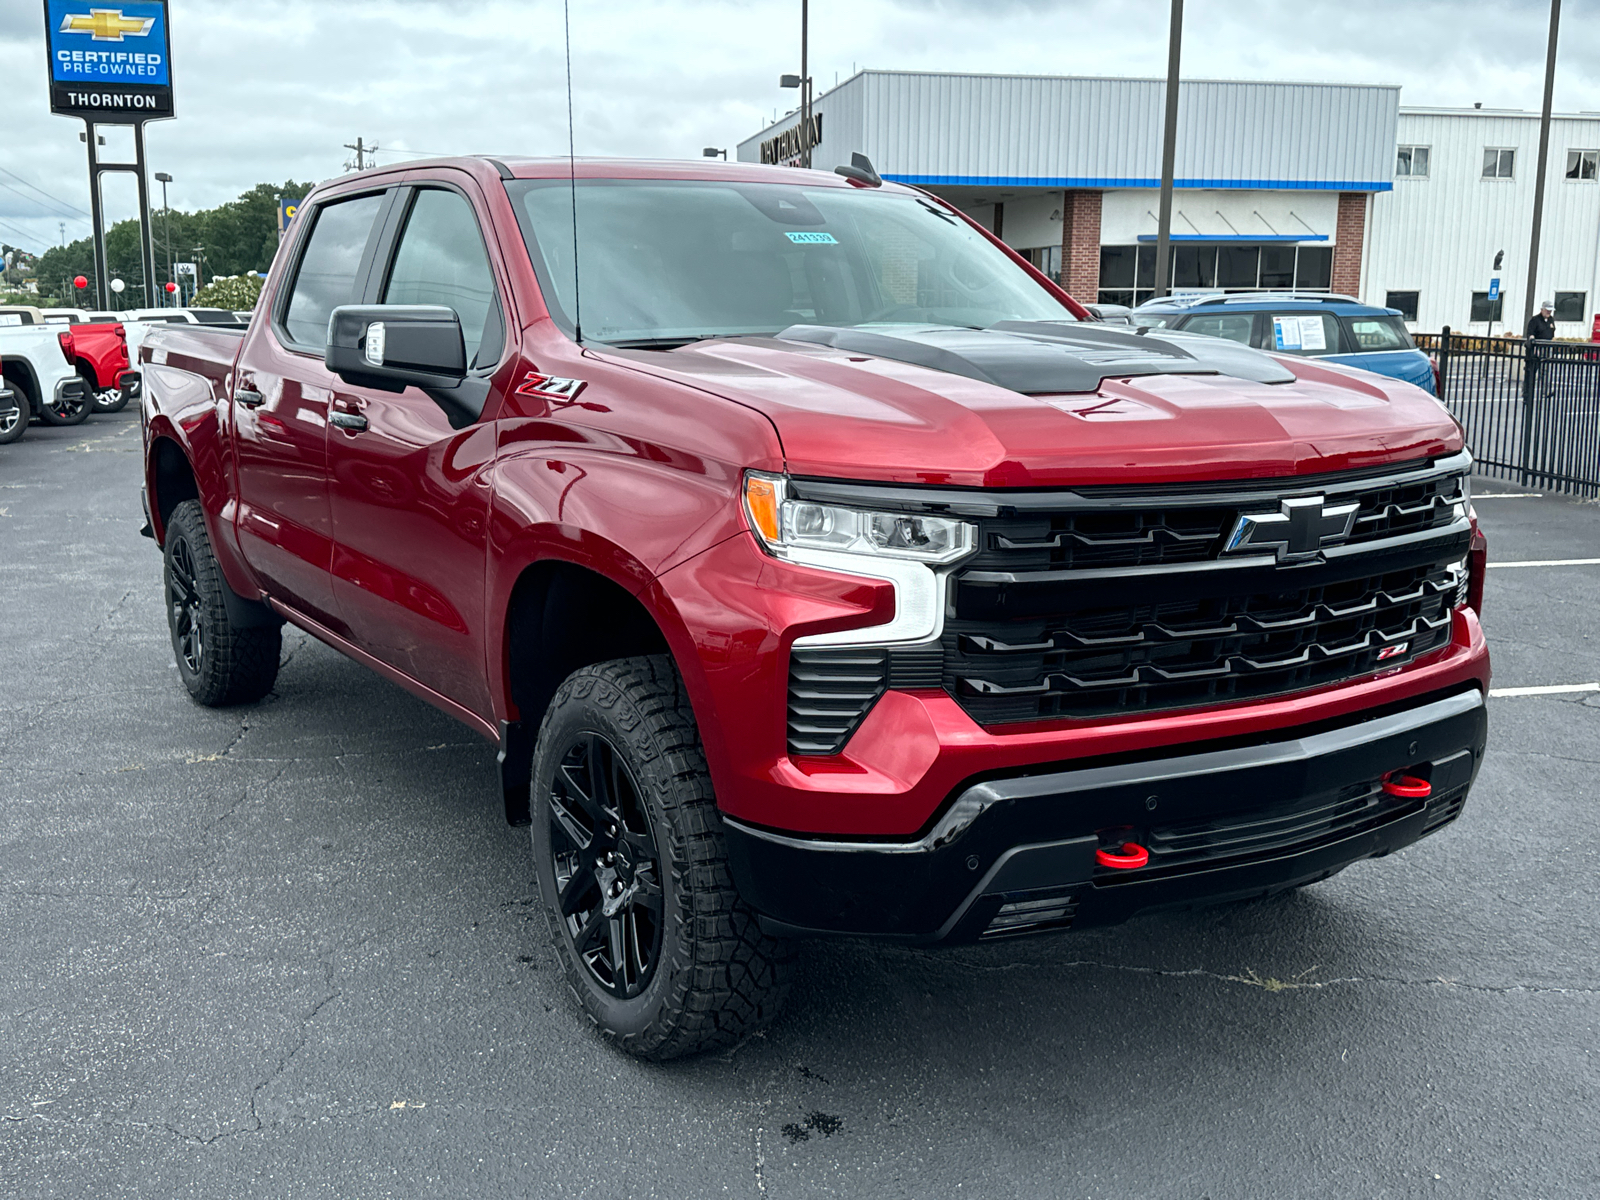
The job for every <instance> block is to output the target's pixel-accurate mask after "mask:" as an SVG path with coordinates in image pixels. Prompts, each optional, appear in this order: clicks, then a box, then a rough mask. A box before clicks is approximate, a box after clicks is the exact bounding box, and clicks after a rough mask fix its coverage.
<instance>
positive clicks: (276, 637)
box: [161, 500, 283, 708]
mask: <svg viewBox="0 0 1600 1200" xmlns="http://www.w3.org/2000/svg"><path fill="white" fill-rule="evenodd" d="M166 534H167V536H166V544H165V545H164V546H163V548H162V559H163V570H162V573H161V575H162V589H163V597H164V599H165V601H166V609H167V627H168V629H169V630H171V633H172V655H173V659H174V660H175V661H176V662H177V664H178V675H179V677H180V678H181V679H182V680H183V686H184V687H186V688H188V689H189V695H191V696H193V697H194V698H195V700H196V701H197V702H198V703H200V704H204V705H206V706H207V707H210V708H221V707H223V706H225V705H230V704H251V703H254V702H255V701H257V700H259V699H261V698H262V697H263V696H265V695H266V694H267V693H268V692H270V691H271V690H272V685H273V682H274V681H275V680H276V679H277V678H278V656H279V654H280V652H281V651H282V648H283V632H282V629H281V627H279V626H277V625H257V626H251V627H249V628H245V629H237V628H235V627H234V625H233V623H232V622H231V621H230V620H229V619H228V605H227V602H226V600H225V599H224V589H225V588H226V587H227V586H228V585H227V584H226V583H225V582H224V581H223V578H222V569H221V568H220V567H219V566H217V559H216V555H214V554H213V553H212V552H211V539H210V537H209V536H208V535H207V533H206V522H205V515H204V514H203V513H202V512H201V511H200V502H199V501H198V500H185V501H183V503H181V504H179V505H178V506H177V507H175V508H174V509H173V510H172V515H171V516H169V517H168V518H167V530H166ZM191 631H192V632H193V633H195V634H197V635H198V638H197V639H195V638H192V637H190V636H189V635H190V633H191ZM196 646H198V652H196Z"/></svg>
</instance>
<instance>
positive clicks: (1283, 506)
mask: <svg viewBox="0 0 1600 1200" xmlns="http://www.w3.org/2000/svg"><path fill="white" fill-rule="evenodd" d="M1359 507H1360V505H1358V504H1355V503H1350V504H1336V505H1332V506H1331V507H1330V506H1329V505H1328V503H1327V502H1326V501H1325V500H1324V499H1323V498H1322V497H1321V496H1305V497H1300V498H1297V499H1294V500H1284V501H1282V502H1281V503H1280V504H1279V505H1278V511H1277V512H1275V513H1240V514H1239V520H1238V521H1237V522H1236V523H1235V524H1234V526H1233V532H1232V533H1231V534H1230V535H1229V536H1228V544H1227V546H1225V547H1224V548H1223V553H1225V554H1238V553H1243V552H1246V551H1251V550H1254V551H1256V552H1257V553H1260V552H1262V551H1272V552H1275V553H1276V555H1277V558H1278V561H1279V562H1292V561H1294V560H1296V559H1302V558H1310V557H1312V556H1313V555H1314V554H1316V553H1317V551H1319V550H1321V549H1322V547H1323V546H1325V545H1327V544H1328V543H1330V542H1342V541H1343V540H1344V539H1345V538H1347V537H1349V536H1350V527H1351V526H1352V525H1354V524H1355V520H1356V510H1357V509H1358V508H1359Z"/></svg>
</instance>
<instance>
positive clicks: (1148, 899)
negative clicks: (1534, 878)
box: [726, 687, 1488, 942]
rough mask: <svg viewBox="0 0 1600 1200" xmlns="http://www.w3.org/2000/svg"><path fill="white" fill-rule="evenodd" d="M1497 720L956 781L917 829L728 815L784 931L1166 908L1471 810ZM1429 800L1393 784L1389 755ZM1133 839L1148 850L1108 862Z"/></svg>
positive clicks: (1114, 916)
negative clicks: (1099, 856) (852, 830)
mask: <svg viewBox="0 0 1600 1200" xmlns="http://www.w3.org/2000/svg"><path fill="white" fill-rule="evenodd" d="M1487 732H1488V720H1487V712H1486V709H1485V706H1484V699H1483V693H1482V691H1481V690H1479V689H1478V688H1477V687H1467V688H1465V689H1463V690H1460V691H1456V692H1454V693H1453V694H1450V695H1445V696H1442V697H1438V696H1436V697H1434V698H1431V699H1429V700H1426V701H1424V702H1422V703H1420V704H1416V703H1413V704H1411V705H1410V706H1405V707H1399V708H1397V709H1392V710H1390V711H1386V712H1381V713H1379V714H1369V715H1365V716H1364V717H1361V718H1358V719H1355V720H1347V721H1345V722H1343V723H1324V724H1323V725H1321V726H1317V727H1312V728H1302V729H1299V730H1292V731H1287V732H1285V733H1283V734H1280V735H1274V736H1270V737H1264V738H1260V739H1256V740H1251V741H1248V742H1244V743H1242V744H1240V743H1239V742H1238V741H1237V740H1236V741H1235V742H1233V743H1232V744H1224V745H1221V746H1217V747H1215V748H1210V749H1206V750H1202V751H1200V752H1197V753H1187V754H1179V755H1174V756H1170V757H1164V758H1157V757H1150V756H1148V755H1146V756H1143V757H1141V758H1137V759H1127V760H1124V761H1109V762H1107V761H1102V762H1100V763H1098V764H1096V765H1092V766H1082V767H1077V768H1074V769H1071V770H1061V771H1051V772H1048V773H1033V774H1030V773H1025V772H1016V773H1012V774H1008V775H1006V776H1004V777H1001V778H995V779H990V780H988V781H986V782H981V783H976V784H974V785H972V786H969V787H967V788H966V789H965V790H963V791H961V792H960V793H958V794H957V795H956V796H955V797H954V798H953V800H952V801H951V802H950V803H949V804H948V805H947V806H946V807H945V808H944V810H943V812H942V813H941V814H940V816H939V818H938V820H937V821H936V822H935V823H934V824H933V826H932V828H931V829H930V830H929V831H928V832H927V833H926V834H924V835H923V836H921V837H919V838H917V839H915V840H912V841H839V840H827V839H820V838H805V837H795V836H793V835H789V834H783V833H778V832H774V831H772V830H768V829H763V828H761V827H759V826H756V825H752V824H748V823H745V822H743V821H740V820H737V819H734V818H728V819H727V822H726V824H727V840H728V853H729V862H730V866H731V868H732V871H733V876H734V881H735V883H736V884H737V886H738V888H739V890H740V893H741V894H742V895H743V897H744V898H745V900H746V901H747V902H749V903H750V904H751V905H752V906H753V907H754V908H755V909H756V910H757V911H758V912H759V913H760V914H761V915H762V919H763V922H764V923H765V924H766V925H768V926H769V927H770V928H771V929H772V930H773V931H774V932H785V933H822V932H825V933H840V934H855V935H865V936H878V937H888V938H896V939H901V940H907V941H915V942H940V941H950V942H961V941H975V940H979V939H987V938H992V937H998V936H1004V935H1007V934H1016V933H1027V932H1035V931H1039V930H1043V929H1060V928H1066V927H1068V926H1076V927H1082V926H1088V925H1101V924H1110V923H1114V922H1117V921H1122V920H1126V919H1127V918H1129V917H1132V916H1134V915H1135V914H1137V913H1140V912H1145V911H1148V910H1151V909H1157V908H1168V907H1181V906H1185V905H1190V904H1194V903H1199V902H1214V901H1221V900H1230V899H1243V898H1247V897H1251V896H1259V895H1264V894H1267V893H1270V892H1273V891H1279V890H1282V889H1284V888H1288V887H1293V886H1296V885H1298V884H1301V883H1307V882H1311V881H1314V880H1317V879H1322V878H1326V877H1327V876H1329V875H1331V874H1333V873H1334V872H1335V871H1338V870H1340V869H1341V868H1343V867H1345V866H1347V865H1349V864H1350V863H1352V862H1355V861H1357V860H1358V859H1363V858H1374V857H1380V856H1382V855H1385V854H1388V853H1389V852H1390V851H1392V850H1398V849H1400V848H1401V847H1403V846H1407V845H1409V844H1410V843H1412V842H1414V841H1416V840H1417V839H1419V838H1421V837H1423V836H1424V835H1425V834H1428V833H1431V832H1433V831H1434V830H1436V829H1438V828H1440V827H1441V826H1443V825H1445V824H1446V823H1448V822H1449V821H1451V820H1453V819H1454V818H1455V817H1456V816H1458V815H1459V814H1460V812H1461V806H1462V804H1463V803H1464V801H1465V798H1466V794H1467V790H1468V788H1469V787H1470V786H1471V784H1472V781H1473V779H1474V778H1475V777H1476V775H1477V771H1478V767H1479V765H1480V764H1481V762H1482V759H1483V748H1484V744H1485V740H1486V738H1487ZM1402 771H1403V772H1404V773H1405V774H1407V775H1413V776H1419V777H1421V778H1422V779H1425V780H1427V781H1428V782H1429V784H1430V786H1431V788H1432V792H1431V795H1430V796H1429V797H1428V798H1427V799H1406V798H1403V797H1394V796H1390V795H1388V794H1386V793H1385V792H1384V791H1383V790H1382V788H1381V786H1380V784H1381V781H1382V780H1383V778H1384V777H1385V776H1387V775H1388V774H1390V773H1391V772H1402ZM1124 840H1127V841H1134V842H1138V843H1140V844H1141V845H1146V846H1149V847H1150V848H1151V851H1152V854H1151V859H1150V862H1149V864H1148V865H1147V866H1145V867H1142V868H1139V869H1135V870H1124V869H1110V868H1106V867H1102V866H1099V865H1097V863H1096V858H1095V851H1096V849H1097V848H1098V847H1100V846H1102V845H1115V844H1118V843H1120V842H1122V841H1124Z"/></svg>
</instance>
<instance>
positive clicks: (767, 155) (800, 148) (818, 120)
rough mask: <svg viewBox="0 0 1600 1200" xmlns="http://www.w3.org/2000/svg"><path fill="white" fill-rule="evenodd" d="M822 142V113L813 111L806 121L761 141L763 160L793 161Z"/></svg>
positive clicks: (775, 161) (771, 161)
mask: <svg viewBox="0 0 1600 1200" xmlns="http://www.w3.org/2000/svg"><path fill="white" fill-rule="evenodd" d="M821 144H822V114H821V113H813V114H812V117H811V121H810V122H809V126H808V123H807V122H805V121H802V122H800V124H798V125H795V126H793V127H792V128H789V129H785V130H784V131H783V132H782V133H780V134H778V136H777V137H773V138H768V139H767V140H766V141H764V142H762V143H761V161H762V162H764V163H792V162H793V161H794V160H795V159H797V158H799V157H800V155H801V154H802V153H804V152H805V151H807V150H810V149H813V148H814V147H816V146H819V145H821Z"/></svg>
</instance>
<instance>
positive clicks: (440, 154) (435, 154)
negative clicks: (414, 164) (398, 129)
mask: <svg viewBox="0 0 1600 1200" xmlns="http://www.w3.org/2000/svg"><path fill="white" fill-rule="evenodd" d="M346 149H350V150H353V149H355V147H354V146H348V147H346ZM367 153H368V154H420V155H422V157H423V158H455V157H456V156H455V155H454V154H447V153H446V152H445V151H443V150H396V149H395V148H394V147H392V146H384V147H382V148H380V147H377V146H368V147H367Z"/></svg>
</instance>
